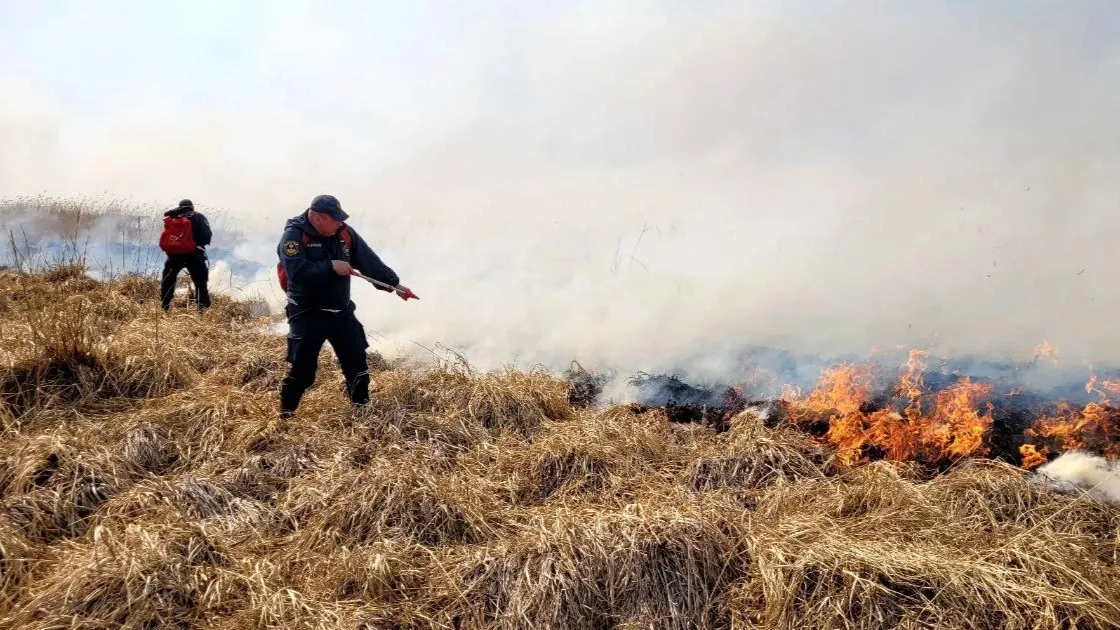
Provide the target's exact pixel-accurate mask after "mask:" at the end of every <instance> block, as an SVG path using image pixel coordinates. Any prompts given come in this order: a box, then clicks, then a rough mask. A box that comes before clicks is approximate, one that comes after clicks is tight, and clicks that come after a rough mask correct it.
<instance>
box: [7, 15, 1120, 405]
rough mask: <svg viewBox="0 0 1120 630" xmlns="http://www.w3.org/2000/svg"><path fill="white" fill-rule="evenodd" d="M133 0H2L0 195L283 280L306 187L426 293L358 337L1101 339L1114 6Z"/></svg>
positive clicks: (1118, 301)
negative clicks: (59, 0)
mask: <svg viewBox="0 0 1120 630" xmlns="http://www.w3.org/2000/svg"><path fill="white" fill-rule="evenodd" d="M786 4H788V3H786ZM133 9H134V12H133V13H130V14H129V16H128V17H126V16H124V15H123V14H121V15H114V14H113V12H112V11H108V12H106V13H102V14H95V13H93V10H92V9H83V8H81V7H80V6H78V7H74V8H72V9H71V14H70V17H66V18H57V21H55V22H53V23H51V22H47V21H45V18H42V20H44V21H36V18H35V16H34V10H33V9H24V11H25V14H21V15H19V16H16V17H15V18H14V20H7V22H9V23H12V24H17V23H21V21H22V23H25V25H28V24H31V23H34V26H35V27H36V29H37V30H33V31H29V32H33V33H34V37H35V38H37V39H33V36H32V35H24V36H17V35H13V37H11V38H3V37H0V40H7V41H8V42H9V44H4V45H6V46H7V45H10V46H13V47H22V48H20V50H22V51H23V52H24V56H23V57H20V58H21V59H36V55H37V54H39V55H41V57H40V59H41V61H40V62H38V63H41V64H42V65H41V68H40V69H41V70H42V72H41V73H36V72H34V69H35V66H34V64H30V65H29V64H26V63H25V64H23V65H21V64H15V65H14V66H11V67H9V68H7V69H6V70H4V71H0V86H2V87H3V88H4V93H5V99H4V103H3V104H2V105H0V133H2V135H3V137H4V138H5V141H4V143H2V145H0V195H20V194H28V193H36V192H39V191H42V190H47V191H51V192H52V193H55V192H57V193H58V194H83V193H89V192H91V191H93V192H98V193H100V192H102V191H109V192H110V193H111V194H115V195H121V196H135V197H138V198H144V199H156V200H160V201H159V203H163V204H168V205H170V204H173V203H174V202H175V201H176V200H178V199H179V198H181V197H191V198H192V199H194V200H195V203H196V204H198V205H200V206H207V205H209V206H214V207H222V208H227V209H229V210H228V212H229V215H230V216H231V217H232V218H233V223H234V224H235V225H236V226H237V227H238V228H239V229H241V230H242V231H243V232H244V233H245V234H246V237H245V239H244V240H243V241H241V242H240V243H239V244H238V245H237V246H236V248H235V249H236V255H237V257H238V258H240V259H244V260H251V261H253V262H254V263H255V264H256V265H258V266H257V267H254V268H253V269H254V271H249V270H248V268H247V269H246V271H245V273H243V274H242V277H241V278H235V279H234V280H232V281H227V284H229V285H230V286H233V285H235V284H238V283H240V284H238V286H241V285H243V284H245V283H256V284H255V285H254V286H258V287H259V288H260V289H261V290H262V292H264V293H265V294H269V295H278V294H279V290H278V288H277V287H276V286H275V279H274V278H273V277H272V268H271V265H272V264H274V262H275V247H276V242H277V240H278V239H279V234H280V231H281V229H282V226H283V221H284V219H286V218H287V217H289V216H293V215H295V214H297V213H299V212H300V211H301V209H302V208H304V207H305V206H306V204H307V202H308V201H309V200H310V199H311V198H312V197H313V196H314V195H316V194H319V193H322V192H330V193H332V194H335V195H336V196H338V197H339V198H340V199H341V201H342V203H343V205H344V207H345V208H347V209H348V210H349V211H350V212H351V214H352V215H353V225H354V226H355V227H356V229H357V230H358V231H359V233H360V234H362V235H363V236H364V237H365V238H366V239H367V240H368V241H369V242H370V244H371V245H372V246H373V247H374V249H375V250H376V251H377V252H378V253H379V254H380V255H381V256H382V258H383V259H384V260H385V261H386V262H387V263H389V264H390V265H391V266H392V267H394V268H395V269H396V270H397V271H398V272H399V273H400V275H401V276H402V279H403V282H404V284H406V285H408V286H410V287H411V288H413V289H414V290H415V291H416V293H418V294H419V295H420V296H421V298H422V299H421V300H420V301H419V302H411V301H410V302H408V303H404V302H401V301H399V300H397V299H396V298H394V297H392V296H390V295H387V294H384V293H381V292H375V291H373V290H371V289H370V288H369V287H366V286H364V285H359V284H355V286H354V293H355V300H356V302H357V303H358V305H359V315H360V317H361V318H362V320H363V322H364V323H365V324H366V328H367V330H368V331H369V332H370V333H371V334H372V335H373V343H374V346H375V348H376V349H378V350H380V351H382V352H383V353H385V354H388V355H392V354H397V353H399V354H416V353H418V354H421V355H422V354H424V353H425V352H427V350H425V349H424V348H429V349H436V348H437V347H438V346H446V347H449V348H452V349H455V350H457V351H460V352H462V353H463V354H465V355H466V356H467V357H468V358H469V359H470V360H471V361H472V363H475V364H476V365H479V366H482V367H494V366H496V365H499V364H502V363H511V362H512V363H519V364H526V365H528V364H533V363H544V364H546V365H548V366H550V367H557V368H564V367H567V365H568V363H569V362H570V361H571V360H578V361H580V362H581V363H582V364H583V365H584V366H586V367H588V368H614V369H617V370H618V371H620V372H623V373H626V372H630V373H632V372H633V371H635V370H647V371H650V372H656V371H664V370H671V369H677V370H684V371H686V372H688V373H689V374H692V375H694V376H695V377H696V378H713V379H714V378H723V377H726V375H727V374H728V373H731V372H734V371H735V370H737V369H739V368H740V367H741V366H740V363H741V362H742V354H743V350H744V349H745V348H752V347H771V348H781V349H783V350H788V351H790V352H794V353H799V354H800V355H804V356H805V357H808V358H806V359H805V361H804V362H802V363H800V364H799V365H798V366H797V367H796V368H789V369H787V371H790V372H792V373H793V374H794V376H795V377H798V378H801V379H802V380H804V379H806V378H807V377H808V376H809V375H811V374H813V373H815V372H816V371H817V368H818V367H819V365H823V364H825V363H827V362H829V361H830V360H831V358H832V357H836V356H842V355H845V354H848V353H855V354H861V355H863V354H866V353H868V352H871V351H884V349H885V351H889V352H895V353H897V352H898V351H899V348H908V347H911V346H917V345H921V346H926V347H929V348H931V349H933V350H934V351H936V352H938V353H940V354H947V355H973V356H982V357H985V358H986V360H990V359H992V358H995V359H997V360H1004V359H1006V360H1007V361H1009V362H1010V361H1012V360H1022V359H1029V358H1030V356H1031V354H1032V352H1033V350H1034V348H1035V346H1036V344H1037V343H1038V342H1040V341H1042V340H1044V339H1045V340H1048V341H1049V342H1050V343H1051V344H1053V346H1054V347H1055V348H1057V349H1058V351H1059V352H1061V353H1062V357H1063V361H1064V362H1065V363H1066V364H1069V365H1080V364H1081V363H1082V362H1092V363H1093V364H1102V363H1116V362H1118V361H1120V338H1118V333H1117V330H1116V328H1115V326H1113V325H1112V321H1113V319H1114V315H1113V314H1114V313H1115V312H1117V309H1118V307H1120V293H1117V292H1116V291H1115V290H1114V288H1113V285H1114V283H1115V281H1114V279H1113V277H1112V274H1113V270H1114V269H1117V268H1118V263H1120V251H1118V250H1117V248H1116V247H1115V246H1113V244H1112V240H1113V238H1114V236H1113V235H1114V234H1116V233H1118V232H1120V215H1117V213H1116V212H1115V207H1116V203H1117V199H1118V198H1120V181H1118V180H1117V179H1116V178H1115V176H1114V173H1116V172H1117V167H1120V159H1118V157H1120V153H1118V149H1117V147H1118V146H1120V143H1118V142H1117V141H1118V140H1120V133H1118V131H1120V123H1118V122H1117V120H1116V116H1115V112H1117V111H1120V87H1118V86H1120V82H1118V81H1117V78H1118V77H1120V37H1117V35H1120V32H1118V31H1120V20H1118V19H1117V18H1118V17H1120V9H1118V8H1117V7H1115V6H1114V5H1113V4H1112V3H1108V2H1103V1H1086V2H1080V3H1076V4H1068V3H1067V4H1063V5H1061V6H1059V5H1057V4H1052V3H1042V2H1035V1H1033V0H1028V1H1022V2H991V3H985V5H984V6H983V7H979V6H974V5H972V4H966V3H933V2H915V3H906V4H904V5H900V4H897V3H876V2H864V3H854V4H853V3H844V4H843V5H841V4H839V3H814V4H813V7H812V9H811V10H809V9H804V10H802V9H797V8H792V9H791V8H789V7H787V6H779V4H778V3H769V2H762V3H751V4H750V5H748V3H731V2H707V3H684V4H681V3H670V2H629V3H612V4H611V5H610V7H604V6H603V5H602V4H601V3H595V4H594V5H592V4H591V3H563V6H559V5H557V6H545V5H543V4H539V5H538V4H522V3H519V4H516V5H511V4H509V3H498V4H495V5H492V6H491V7H490V8H478V7H473V6H472V8H469V9H468V8H463V7H451V6H446V7H442V9H441V10H439V11H435V10H430V11H429V10H424V9H415V10H409V11H405V10H399V11H396V12H394V13H392V14H390V13H389V12H388V10H380V9H375V8H372V7H370V6H365V5H359V4H358V3H354V4H347V3H339V4H334V5H332V6H331V7H330V8H322V9H319V8H313V7H312V5H310V4H306V5H299V4H297V3H289V4H283V5H282V4H270V5H262V6H260V7H256V8H255V9H243V11H244V13H236V12H233V13H230V14H229V15H228V16H225V18H224V20H225V21H220V20H207V19H203V17H201V16H200V14H193V13H190V12H189V11H188V10H187V9H184V8H177V9H167V11H171V12H174V13H175V15H174V16H172V17H170V18H169V17H167V16H162V17H161V15H156V13H158V11H159V10H158V9H156V8H144V9H135V7H134V8H133ZM199 11H202V9H199ZM231 11H232V10H231ZM77 13H88V15H85V16H84V17H85V18H88V19H96V20H98V23H99V24H102V25H103V26H105V27H106V28H107V29H108V32H117V31H121V32H123V31H124V30H126V27H129V26H130V27H132V28H133V30H134V31H135V32H136V33H137V35H136V36H135V37H133V36H131V35H130V36H128V37H112V36H107V35H106V30H105V29H101V28H94V27H93V26H84V27H82V28H81V29H77V28H70V27H63V26H60V24H66V23H69V24H76V23H77V19H78V18H77V16H76V14H77ZM187 17H191V18H193V19H186V18H187ZM157 18H159V19H157ZM219 22H220V23H221V24H224V25H225V26H221V27H220V28H219V26H215V25H214V24H217V23H219ZM156 23H158V24H159V29H158V31H152V32H150V31H151V29H149V30H145V27H146V26H151V25H154V24H156ZM7 28H9V29H13V28H15V27H14V26H9V27H7ZM153 28H154V27H153ZM52 29H53V30H52ZM208 29H210V30H208ZM213 29H219V30H220V31H221V32H218V31H215V30H213ZM63 31H65V35H66V37H62V32H63ZM157 32H158V36H157V35H156V33H157ZM168 42H172V43H168ZM180 42H183V44H182V45H179V43H180ZM187 42H189V43H187ZM297 42H298V44H297ZM306 42H315V43H314V45H304V44H305V43H306ZM148 44H151V47H150V48H147V49H146V50H149V51H150V52H149V53H148V54H146V57H150V58H146V59H144V60H137V59H135V57H136V55H135V53H134V52H133V51H134V50H136V49H137V47H143V46H145V45H148ZM4 50H6V49H2V50H0V53H3V52H4ZM13 50H14V48H13ZM216 51H221V52H220V53H219V52H216ZM5 54H6V53H5ZM13 58H15V57H14V56H13ZM158 60H162V61H163V63H160V62H159V61H158ZM65 61H70V62H73V64H71V66H67V65H66V63H64V62H65ZM79 61H81V63H78V62H79ZM92 64H96V68H97V69H99V70H100V71H101V72H102V76H106V77H108V78H107V79H106V80H107V81H108V87H106V88H102V89H99V90H97V89H95V86H88V87H85V89H84V90H83V98H84V99H86V100H85V101H83V102H85V103H87V105H85V106H81V107H80V106H78V105H77V104H76V101H75V100H74V99H73V95H72V93H68V92H67V91H66V90H65V89H63V88H61V87H59V85H69V89H70V90H73V89H75V86H76V84H74V83H71V84H66V81H67V80H71V81H72V82H73V81H76V79H73V75H68V74H65V73H66V72H71V73H74V72H80V71H82V69H85V70H87V71H89V70H91V65H92ZM67 67H71V69H70V70H64V69H63V68H67ZM21 68H23V69H22V70H21ZM3 72H7V73H8V75H7V76H5V75H3V74H2V73H3ZM67 77H69V79H68V78H67ZM91 92H93V93H92V94H91ZM232 258H233V256H231V259H232ZM222 270H223V272H224V268H222ZM213 271H214V273H213V274H212V275H213V276H219V275H221V274H220V273H218V272H219V269H218V268H217V267H216V268H214V270H213ZM762 356H764V355H761V354H756V355H755V357H756V358H758V360H759V361H761V360H762V359H761V358H759V357H762ZM769 359H770V360H772V361H773V362H772V364H771V367H774V368H775V369H778V368H781V366H782V363H781V361H779V360H778V357H773V356H772V357H769ZM783 369H784V368H783ZM1082 375H1083V373H1082ZM1054 378H1058V377H1057V376H1055V377H1054ZM1062 378H1065V376H1062ZM1080 378H1081V377H1080V376H1079V379H1080ZM1081 382H1082V383H1083V382H1084V381H1083V380H1081Z"/></svg>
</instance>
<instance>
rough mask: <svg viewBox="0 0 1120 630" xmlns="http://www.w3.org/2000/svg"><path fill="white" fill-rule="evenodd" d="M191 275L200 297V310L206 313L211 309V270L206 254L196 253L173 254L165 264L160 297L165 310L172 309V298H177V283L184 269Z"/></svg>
mask: <svg viewBox="0 0 1120 630" xmlns="http://www.w3.org/2000/svg"><path fill="white" fill-rule="evenodd" d="M184 268H185V269H186V270H187V273H189V274H190V275H191V282H193V283H194V288H195V292H196V293H197V295H198V310H200V311H205V310H206V309H208V308H210V289H209V288H208V286H207V284H208V283H209V281H210V269H209V268H208V267H207V266H206V254H205V253H203V252H195V253H193V254H172V255H169V256H168V257H167V262H165V263H163V280H162V281H161V282H160V287H159V295H160V302H161V305H162V306H163V310H165V311H166V310H167V309H168V308H170V307H171V298H173V297H174V296H175V281H176V280H177V279H178V277H179V274H180V273H181V272H182V271H183V269H184Z"/></svg>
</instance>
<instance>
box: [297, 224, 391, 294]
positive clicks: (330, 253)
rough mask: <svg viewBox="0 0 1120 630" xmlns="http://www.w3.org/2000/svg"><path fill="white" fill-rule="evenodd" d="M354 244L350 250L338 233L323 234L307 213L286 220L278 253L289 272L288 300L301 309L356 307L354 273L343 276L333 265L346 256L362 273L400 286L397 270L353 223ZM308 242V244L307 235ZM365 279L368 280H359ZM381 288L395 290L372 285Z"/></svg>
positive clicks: (347, 260) (348, 227)
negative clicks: (354, 301)
mask: <svg viewBox="0 0 1120 630" xmlns="http://www.w3.org/2000/svg"><path fill="white" fill-rule="evenodd" d="M343 229H345V230H350V235H351V239H352V242H353V246H352V247H351V248H350V251H347V250H346V248H345V247H344V246H343V245H344V243H343V241H342V237H341V236H340V235H338V234H335V235H333V236H323V235H322V234H320V233H319V232H318V231H317V230H316V229H315V228H314V226H312V225H311V222H310V221H308V220H307V213H304V214H301V215H299V216H297V217H292V218H291V219H288V221H287V222H286V223H285V224H284V234H283V235H282V236H281V237H280V243H279V244H277V246H276V253H277V255H278V256H279V257H280V262H281V264H283V265H284V273H285V274H286V275H287V276H288V304H289V305H292V306H296V307H299V308H301V309H309V308H325V309H340V310H354V303H353V302H352V301H351V300H350V280H351V279H350V276H340V275H338V274H336V273H335V272H334V269H332V265H331V261H332V260H344V261H346V262H348V263H350V266H352V267H353V268H354V269H357V270H358V271H359V272H361V274H362V275H364V276H367V277H370V278H373V279H374V280H379V281H381V282H384V283H386V284H388V285H389V286H394V287H395V286H397V284H399V283H400V278H399V277H397V274H396V272H394V271H393V270H392V269H390V268H389V267H388V266H387V265H386V264H385V263H383V262H381V259H380V258H378V256H377V254H375V253H374V252H373V250H372V249H370V247H369V245H368V244H366V242H365V240H364V239H363V238H362V237H361V236H359V235H358V233H357V232H356V231H355V230H354V229H353V228H351V227H350V226H344V227H343ZM305 234H306V235H307V240H308V242H307V243H306V244H304V242H303V238H304V235H305ZM359 282H364V280H359ZM372 286H374V287H375V288H377V289H379V290H381V291H386V292H388V291H391V289H385V288H382V287H378V286H376V285H372Z"/></svg>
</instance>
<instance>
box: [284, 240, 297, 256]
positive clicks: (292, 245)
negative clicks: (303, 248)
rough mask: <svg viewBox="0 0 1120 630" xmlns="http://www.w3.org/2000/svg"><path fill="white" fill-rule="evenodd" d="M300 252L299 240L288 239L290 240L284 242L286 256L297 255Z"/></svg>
mask: <svg viewBox="0 0 1120 630" xmlns="http://www.w3.org/2000/svg"><path fill="white" fill-rule="evenodd" d="M298 253H299V242H298V241H288V242H286V243H284V255H285V256H295V255H296V254H298Z"/></svg>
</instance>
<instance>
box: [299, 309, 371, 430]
mask: <svg viewBox="0 0 1120 630" xmlns="http://www.w3.org/2000/svg"><path fill="white" fill-rule="evenodd" d="M323 342H329V343H330V344H331V348H333V349H334V353H335V356H336V357H338V365H339V367H340V368H342V375H343V376H344V377H345V378H346V394H347V396H348V397H349V399H350V402H351V403H353V404H355V405H364V404H366V403H368V402H369V366H368V362H367V359H366V348H368V347H369V341H368V340H366V331H365V328H364V327H362V323H361V322H359V321H358V318H357V317H356V316H355V315H354V312H353V311H346V310H343V311H341V312H339V313H329V312H327V311H322V310H319V309H296V308H295V307H292V306H288V364H289V368H288V374H287V375H286V376H285V377H284V380H283V381H282V382H281V384H280V414H281V415H282V416H286V417H287V416H291V415H292V414H294V413H295V411H296V408H297V407H299V401H300V399H301V398H302V397H303V393H304V392H305V391H307V389H308V388H309V387H311V385H312V384H313V383H314V382H315V369H316V368H317V367H318V364H319V351H320V350H321V349H322V348H323Z"/></svg>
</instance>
